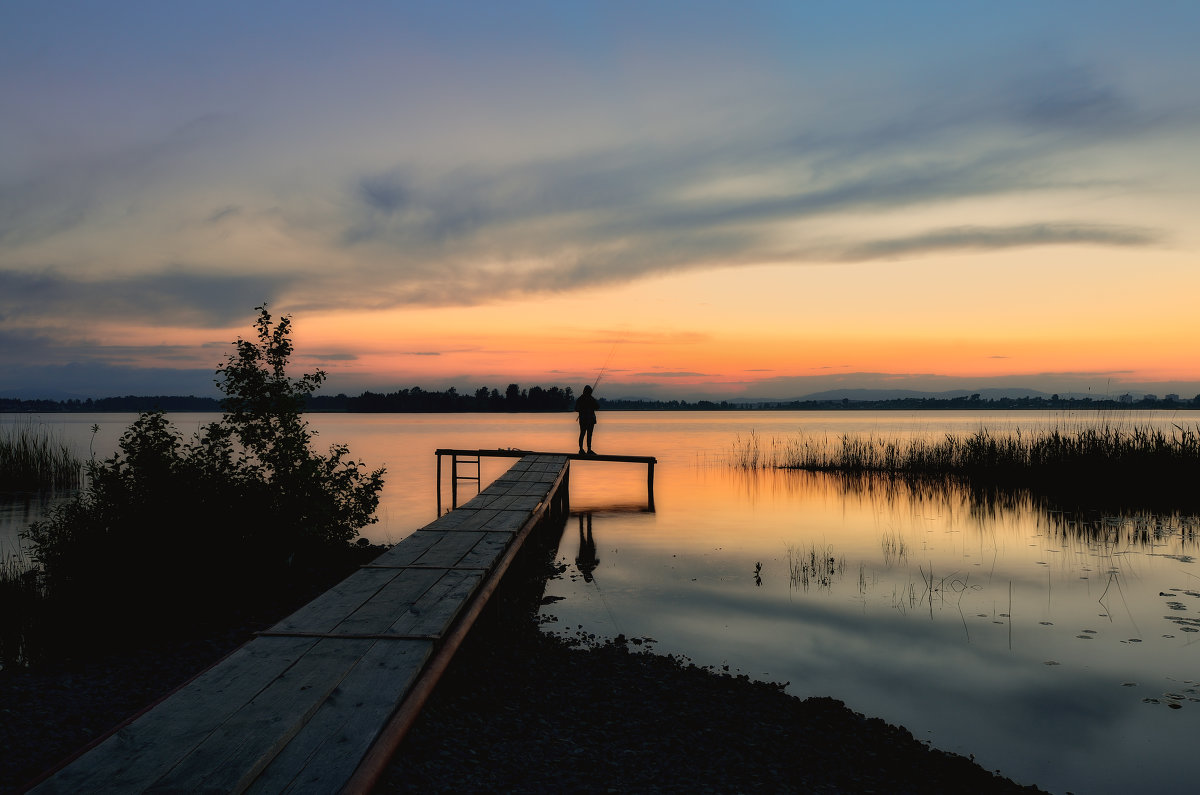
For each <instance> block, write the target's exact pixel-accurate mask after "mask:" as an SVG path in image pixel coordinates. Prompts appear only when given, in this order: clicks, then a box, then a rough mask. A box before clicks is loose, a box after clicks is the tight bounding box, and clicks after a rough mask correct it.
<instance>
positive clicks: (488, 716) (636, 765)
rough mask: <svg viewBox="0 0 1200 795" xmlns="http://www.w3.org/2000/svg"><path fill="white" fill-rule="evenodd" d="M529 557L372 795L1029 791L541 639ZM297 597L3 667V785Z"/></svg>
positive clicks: (909, 748) (780, 696)
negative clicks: (177, 635) (191, 629)
mask: <svg viewBox="0 0 1200 795" xmlns="http://www.w3.org/2000/svg"><path fill="white" fill-rule="evenodd" d="M542 552H543V553H544V552H545V550H542ZM526 558H527V559H526V560H525V563H524V565H523V566H522V567H521V568H520V569H518V570H515V571H513V572H510V576H508V577H506V579H505V582H504V585H503V586H502V587H501V588H500V589H499V590H498V591H497V593H496V595H495V596H494V597H493V599H492V601H491V603H490V604H489V606H488V608H487V609H486V610H485V611H484V613H483V616H482V617H481V619H480V621H479V622H478V623H477V624H476V626H475V628H474V629H473V630H472V632H471V634H470V636H469V638H468V639H467V641H466V642H465V643H464V645H463V647H462V648H461V649H460V651H459V653H458V654H457V655H456V656H455V659H454V661H453V662H452V664H451V666H450V668H449V669H448V670H447V672H446V674H445V675H444V676H443V678H442V681H441V682H440V683H439V685H438V687H437V688H436V690H435V692H434V694H433V697H432V698H431V699H430V701H429V703H428V704H427V705H426V707H425V709H424V710H423V712H422V714H421V717H420V719H419V720H418V721H417V723H416V725H415V726H414V727H413V729H412V730H411V731H410V732H409V734H408V736H407V737H406V739H405V741H404V743H403V744H402V746H401V748H400V750H399V752H398V753H397V754H396V756H395V757H394V759H393V760H392V762H391V764H390V766H389V767H388V768H387V770H386V771H385V772H384V774H383V776H382V778H381V779H380V781H379V782H378V787H377V791H378V792H384V793H404V792H413V793H417V792H420V793H430V792H529V793H541V792H547V793H549V792H565V791H576V792H867V791H874V792H952V791H967V790H969V791H972V792H981V793H990V792H996V793H1000V792H1036V791H1038V790H1036V788H1034V787H1021V786H1019V785H1017V784H1015V783H1014V782H1012V781H1010V780H1008V779H1006V778H1003V777H1002V776H1000V775H998V774H995V773H992V772H989V771H986V770H984V769H982V768H981V767H979V766H978V765H976V764H974V763H973V762H972V761H971V760H969V759H967V758H964V757H961V756H956V755H953V754H947V753H943V752H941V751H938V750H936V749H932V748H929V747H928V746H927V745H925V744H923V743H921V742H920V741H918V740H916V739H915V738H914V737H913V736H912V735H911V734H910V733H909V732H908V731H907V730H905V729H903V728H900V727H896V726H891V725H889V724H886V723H884V722H883V721H881V720H878V719H873V718H867V717H864V716H862V715H859V714H856V713H854V712H852V711H851V710H849V709H847V708H846V707H845V706H844V705H843V704H842V703H841V702H840V701H836V700H834V699H831V698H810V699H806V700H801V699H798V698H795V697H793V696H790V695H788V694H787V693H785V692H784V691H783V689H782V688H781V687H780V686H779V685H774V684H769V683H763V682H756V681H751V680H749V679H748V678H745V677H742V676H735V675H730V674H727V673H724V672H722V671H713V670H710V669H706V668H701V667H697V666H695V665H693V664H692V663H690V662H689V661H688V660H686V659H682V658H678V657H670V656H664V655H658V654H654V653H652V652H650V651H647V649H648V648H649V647H652V645H653V644H652V643H648V642H646V640H645V639H625V638H618V639H617V640H616V641H615V642H598V641H596V640H595V639H593V638H590V637H588V636H585V635H577V636H576V637H562V636H561V633H559V634H556V635H551V634H547V633H545V632H543V631H542V628H541V627H539V626H538V624H537V621H538V619H537V606H538V600H539V599H540V598H541V593H542V591H543V589H544V585H545V578H546V576H548V570H547V567H548V565H549V564H548V563H547V562H546V561H547V560H548V558H547V557H545V556H544V555H542V556H539V555H538V554H534V555H533V556H532V559H533V563H532V564H530V562H529V559H528V558H529V556H526ZM323 587H327V586H323ZM307 598H309V597H308V596H307V595H305V594H301V593H297V594H294V595H293V597H292V599H291V600H290V601H289V602H286V603H284V602H281V603H280V604H277V605H274V606H265V607H263V608H262V609H261V610H259V611H256V612H254V613H248V614H246V615H244V616H242V617H241V619H240V620H239V621H238V622H236V623H235V625H231V626H227V627H224V628H221V629H219V630H211V629H210V630H209V631H207V632H204V633H200V634H202V635H203V637H200V638H193V639H186V640H175V641H171V642H165V641H163V642H154V643H147V644H143V645H141V646H139V647H138V648H130V649H127V650H126V651H124V652H121V653H110V654H107V655H104V656H102V657H99V658H92V659H89V660H87V661H86V662H75V663H71V662H64V663H61V664H56V665H49V666H46V667H44V668H42V669H39V670H35V671H24V670H8V671H0V747H3V748H4V749H5V753H4V754H2V755H0V792H19V791H21V789H22V786H23V785H24V784H27V783H28V782H30V781H31V780H32V779H34V778H35V777H36V776H37V775H38V774H39V773H41V772H43V771H45V770H46V769H48V768H50V767H52V766H54V765H55V764H57V763H58V762H60V761H61V760H62V759H64V758H66V757H67V756H69V755H70V754H72V753H73V752H76V751H78V750H79V749H81V748H83V747H84V746H86V744H87V743H89V742H91V741H93V740H95V739H96V738H97V737H101V736H103V735H104V734H105V733H106V732H107V731H108V730H110V729H111V728H112V727H114V726H116V725H117V724H119V723H121V722H122V721H124V720H126V719H127V718H129V717H130V716H131V715H134V714H136V713H138V712H139V711H140V710H142V709H144V708H145V707H146V706H147V705H149V704H151V703H153V702H154V701H156V700H157V699H159V698H161V697H163V696H164V695H166V694H168V693H170V692H171V691H172V690H173V689H174V688H176V687H178V686H179V685H181V684H183V683H184V682H186V681H187V680H188V679H190V678H191V677H192V676H193V675H195V674H196V673H198V672H200V671H201V670H203V669H204V668H206V667H208V666H209V665H211V664H212V663H214V662H216V661H217V660H219V659H220V658H221V657H223V656H224V655H225V654H227V653H229V652H230V651H232V650H233V649H235V648H237V646H239V645H240V644H241V643H243V642H245V641H246V640H248V639H249V637H250V635H251V633H253V632H254V631H256V630H258V629H263V628H265V627H267V626H269V625H270V624H271V623H274V621H275V620H277V618H279V617H282V616H283V615H287V614H288V613H289V612H291V610H293V609H295V607H296V606H298V604H303V603H304V601H307Z"/></svg>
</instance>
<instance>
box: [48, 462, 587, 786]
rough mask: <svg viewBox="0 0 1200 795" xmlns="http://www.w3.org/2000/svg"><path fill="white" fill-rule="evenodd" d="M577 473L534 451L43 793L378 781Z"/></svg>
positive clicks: (124, 730) (558, 510) (106, 743)
mask: <svg viewBox="0 0 1200 795" xmlns="http://www.w3.org/2000/svg"><path fill="white" fill-rule="evenodd" d="M568 469H569V464H568V460H567V457H565V456H561V455H541V454H531V455H525V456H522V457H521V460H519V461H517V462H516V463H515V464H514V465H513V466H512V467H511V468H510V469H509V470H508V471H507V472H505V473H504V474H503V475H501V476H500V477H499V478H497V479H496V481H495V482H493V483H492V484H491V485H489V486H488V487H487V488H486V489H483V490H482V491H481V492H480V493H479V494H478V495H477V496H475V497H474V498H472V499H471V500H470V501H469V502H467V503H466V504H464V505H463V506H461V507H459V508H458V509H456V510H454V511H452V512H450V513H447V514H445V515H443V516H439V517H438V519H436V520H435V521H433V522H431V523H430V524H428V525H426V526H425V527H423V528H421V529H420V530H417V531H416V532H414V533H413V534H412V535H410V536H409V537H408V538H405V539H404V540H403V541H401V542H400V543H399V544H396V545H395V546H394V547H392V548H391V549H390V550H388V551H387V552H385V553H383V554H382V555H381V556H380V557H378V558H377V559H376V560H374V561H373V562H372V563H371V564H369V565H367V566H364V567H362V568H360V569H359V570H358V571H356V572H355V573H354V574H352V575H350V576H349V577H347V578H346V579H345V580H343V581H342V582H341V583H340V584H338V585H337V586H335V587H334V588H332V589H331V590H329V591H327V592H326V593H324V594H323V595H321V596H319V597H317V598H316V599H314V600H313V601H312V602H310V603H309V604H308V605H306V606H304V607H303V608H301V609H300V610H298V611H297V612H295V613H293V614H292V615H291V616H289V617H287V618H285V619H284V620H283V621H281V622H279V623H278V624H276V625H275V626H274V627H271V628H270V629H269V630H267V631H265V632H262V633H259V635H258V636H257V637H256V638H255V639H254V640H252V641H250V642H249V643H247V644H246V645H244V646H242V647H241V648H240V649H238V650H237V651H235V652H234V653H233V654H231V655H230V656H229V657H227V658H225V659H224V660H223V661H221V662H220V663H218V664H217V665H215V666H214V667H212V668H210V669H209V670H207V671H205V672H204V673H202V674H201V675H199V676H198V677H196V678H195V679H193V680H192V681H191V682H189V683H188V684H187V685H185V686H184V687H183V688H181V689H180V690H179V691H177V692H176V693H174V694H173V695H171V696H170V697H168V698H167V699H165V700H164V701H162V702H160V703H159V704H157V705H156V706H154V707H153V708H151V709H150V710H148V711H147V712H145V713H144V714H142V715H141V716H140V717H138V718H137V719H135V720H133V721H132V722H130V723H128V724H127V725H125V726H123V727H121V728H120V729H118V730H117V731H116V732H114V733H113V734H111V735H109V736H108V737H107V738H106V739H105V740H103V741H102V742H100V743H99V744H98V745H96V746H95V747H94V748H92V749H91V750H90V751H88V752H87V753H85V754H83V755H82V756H80V757H78V758H77V759H75V760H74V761H73V762H71V763H70V764H68V765H66V766H65V767H63V768H62V769H60V770H59V771H57V772H56V773H55V774H53V775H52V776H50V777H48V778H47V779H45V780H44V781H42V782H41V783H39V784H38V785H37V786H36V787H35V788H34V789H33V790H32V791H33V792H37V793H52V792H54V793H57V792H64V793H65V792H70V793H77V792H89V793H98V792H122V793H127V792H189V793H198V792H222V793H228V792H271V793H274V792H285V791H286V792H319V793H331V792H338V791H342V792H365V791H367V790H368V789H369V787H370V784H371V782H372V781H373V779H374V777H375V776H376V775H377V774H378V772H379V771H380V770H382V767H383V765H384V764H386V762H387V759H388V757H390V756H391V753H392V752H393V751H394V749H395V747H396V745H397V744H398V743H399V740H400V738H401V737H402V736H403V734H404V732H405V731H407V729H408V727H409V726H410V725H411V723H412V722H413V721H414V720H415V718H416V715H417V713H418V712H419V710H420V708H421V706H422V705H423V703H424V701H425V699H426V698H427V697H428V695H429V693H430V692H431V691H432V688H433V685H434V683H436V681H437V677H438V676H440V674H441V672H442V670H444V669H445V667H446V665H447V664H448V663H449V660H450V657H451V656H452V655H453V653H454V650H455V649H456V648H457V646H458V645H459V643H460V642H461V641H462V639H463V638H464V637H465V636H466V633H467V631H468V630H469V629H470V626H471V624H472V623H473V622H474V620H475V617H476V616H477V615H478V613H479V611H480V610H481V609H482V606H483V604H484V602H485V601H486V600H487V598H488V596H490V594H491V592H492V591H493V590H494V589H495V587H496V584H497V583H498V582H499V580H500V577H501V576H502V575H503V573H504V571H505V570H506V569H507V568H508V565H509V563H510V562H511V560H512V559H513V557H515V555H516V553H517V551H518V549H519V548H520V546H521V544H522V543H523V541H524V540H525V538H526V537H528V535H529V533H530V532H532V529H533V528H534V526H535V525H537V523H538V522H539V521H541V520H542V519H543V518H544V517H546V516H547V515H549V514H554V515H565V513H566V510H567V488H566V481H567V476H568Z"/></svg>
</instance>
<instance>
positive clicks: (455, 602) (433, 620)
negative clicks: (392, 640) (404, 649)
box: [387, 571, 483, 635]
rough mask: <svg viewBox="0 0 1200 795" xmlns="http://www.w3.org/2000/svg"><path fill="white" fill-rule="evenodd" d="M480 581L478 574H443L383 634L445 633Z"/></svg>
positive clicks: (480, 575)
mask: <svg viewBox="0 0 1200 795" xmlns="http://www.w3.org/2000/svg"><path fill="white" fill-rule="evenodd" d="M482 580H483V574H482V572H479V571H447V572H443V573H442V576H441V578H440V579H439V580H438V582H437V583H436V584H435V585H434V586H433V587H432V588H430V589H429V590H428V591H426V592H425V594H424V595H423V596H422V597H421V598H420V600H418V601H417V603H416V604H414V605H413V606H412V608H411V609H409V610H407V611H406V612H404V613H403V614H401V615H399V616H397V618H396V620H395V622H393V623H392V625H391V626H390V627H388V629H387V631H388V632H389V633H391V634H394V635H431V634H437V633H440V632H442V631H444V630H445V628H446V627H447V626H448V625H449V624H450V622H451V621H452V620H453V619H454V617H455V616H456V615H458V612H459V611H460V610H462V608H463V605H465V604H466V603H467V600H469V599H470V597H471V594H472V593H473V592H474V591H475V588H476V587H477V586H478V585H479V583H480V582H481V581H482Z"/></svg>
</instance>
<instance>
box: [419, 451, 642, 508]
mask: <svg viewBox="0 0 1200 795" xmlns="http://www.w3.org/2000/svg"><path fill="white" fill-rule="evenodd" d="M434 454H435V455H436V456H437V511H438V513H439V514H440V513H441V512H442V457H443V456H450V507H451V509H453V508H456V507H458V482H459V481H460V480H476V481H477V480H479V459H480V458H493V457H495V458H524V457H525V456H530V455H532V456H555V457H561V458H565V459H567V460H568V461H615V462H624V463H628V464H645V465H646V501H647V507H648V508H649V510H650V511H653V510H654V465H655V464H657V463H658V459H657V458H655V457H654V456H649V455H601V454H599V453H547V452H534V451H532V450H516V449H513V448H503V447H501V448H497V449H495V450H487V449H484V450H470V449H452V448H439V449H438V450H436V451H434ZM461 463H467V464H469V465H471V466H474V467H475V473H474V474H473V475H465V476H464V475H460V474H459V465H460V464H461Z"/></svg>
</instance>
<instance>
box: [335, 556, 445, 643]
mask: <svg viewBox="0 0 1200 795" xmlns="http://www.w3.org/2000/svg"><path fill="white" fill-rule="evenodd" d="M442 573H443V572H442V571H440V570H438V569H398V570H396V571H395V575H396V576H395V577H394V578H393V579H392V581H391V582H389V583H388V584H387V585H385V586H384V587H383V588H381V589H380V591H379V593H377V594H375V596H374V597H372V598H371V600H370V601H368V602H367V603H366V604H364V605H362V606H361V607H359V608H358V609H357V610H355V611H354V612H353V613H351V614H350V615H348V616H346V618H345V620H343V621H342V622H341V623H339V624H338V625H337V626H336V627H334V628H333V630H332V632H333V633H334V634H337V635H373V634H379V633H383V632H386V631H387V629H388V627H389V626H391V624H392V622H393V621H395V618H396V615H397V614H398V613H402V612H403V611H405V610H408V609H411V606H412V605H414V604H417V603H418V602H419V601H420V599H421V597H422V596H424V595H425V593H426V592H427V591H429V589H430V588H433V587H434V586H435V585H436V584H437V582H438V580H440V579H441V577H442ZM314 631H317V630H314Z"/></svg>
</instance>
